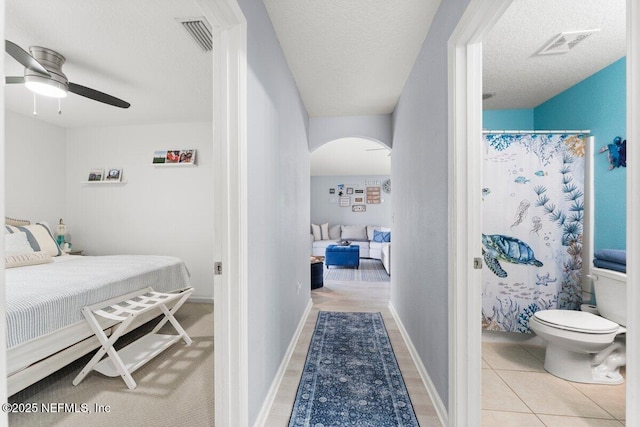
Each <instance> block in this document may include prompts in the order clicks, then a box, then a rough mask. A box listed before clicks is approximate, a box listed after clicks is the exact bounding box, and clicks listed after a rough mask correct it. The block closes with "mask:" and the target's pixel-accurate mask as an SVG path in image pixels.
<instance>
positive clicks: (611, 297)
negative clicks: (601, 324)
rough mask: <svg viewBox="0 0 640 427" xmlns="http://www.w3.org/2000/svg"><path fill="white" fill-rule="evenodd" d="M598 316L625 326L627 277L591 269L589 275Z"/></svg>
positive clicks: (617, 273) (608, 271)
mask: <svg viewBox="0 0 640 427" xmlns="http://www.w3.org/2000/svg"><path fill="white" fill-rule="evenodd" d="M589 278H590V279H591V280H592V283H593V291H594V292H595V294H596V306H597V307H598V311H599V312H600V316H602V317H604V318H605V319H609V320H611V321H613V322H616V323H617V324H619V325H622V326H626V325H627V275H626V273H620V272H617V271H613V270H605V269H603V268H596V267H593V268H592V269H591V272H590V274H589Z"/></svg>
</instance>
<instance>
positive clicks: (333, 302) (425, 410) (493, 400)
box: [266, 280, 625, 427]
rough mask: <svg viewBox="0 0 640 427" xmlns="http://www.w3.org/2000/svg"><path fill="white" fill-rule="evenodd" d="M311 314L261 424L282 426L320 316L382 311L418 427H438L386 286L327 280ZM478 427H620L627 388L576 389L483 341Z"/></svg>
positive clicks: (523, 355) (534, 360) (507, 347)
mask: <svg viewBox="0 0 640 427" xmlns="http://www.w3.org/2000/svg"><path fill="white" fill-rule="evenodd" d="M311 297H312V299H313V308H312V311H311V313H310V314H309V317H308V319H307V322H306V323H305V325H304V329H303V331H302V334H301V336H300V339H299V340H298V343H297V345H296V348H295V350H294V353H293V356H292V358H291V360H290V362H289V365H288V367H287V370H286V373H285V376H284V379H283V381H282V384H281V385H280V388H279V390H278V392H277V395H276V398H275V400H274V403H273V406H272V408H271V411H270V413H269V415H268V418H267V422H266V426H268V427H286V426H287V425H288V423H289V416H290V415H291V409H292V407H293V402H294V399H295V395H296V391H297V389H298V383H299V381H300V375H301V373H302V368H303V366H304V361H305V358H306V356H307V349H308V347H309V342H310V340H311V335H312V334H313V330H314V327H315V322H316V319H317V316H318V311H320V310H331V311H375V312H378V311H379V312H381V313H382V316H383V319H384V322H385V326H386V328H387V331H388V333H389V338H390V339H391V343H392V345H393V348H394V352H395V354H396V358H397V359H398V364H399V365H400V369H401V371H402V374H403V376H404V380H405V383H406V385H407V389H408V391H409V395H410V396H411V401H412V403H413V406H414V410H415V412H416V416H417V418H418V422H419V423H420V425H421V426H422V427H429V426H440V425H441V423H440V420H439V419H438V416H437V414H436V412H435V409H434V407H433V404H432V401H431V398H430V397H429V395H428V393H427V390H426V388H425V387H424V384H423V383H422V380H421V379H420V376H419V374H418V371H417V369H416V367H415V364H414V363H413V360H412V359H411V356H410V355H409V352H408V350H407V348H406V345H405V343H404V341H403V339H402V336H401V335H400V332H399V330H398V326H397V325H396V323H395V321H394V320H393V317H392V316H391V313H390V312H389V309H388V304H389V297H390V284H389V283H372V282H357V281H350V282H338V281H326V280H325V285H324V287H322V288H319V289H316V290H313V291H312V292H311ZM482 352H483V354H482V359H483V360H482V426H483V427H494V426H518V427H529V426H531V427H544V426H547V427H574V426H575V427H582V426H588V427H613V426H623V425H624V416H625V403H624V401H625V385H624V384H622V385H619V386H606V385H593V384H578V383H571V382H568V381H564V380H561V379H559V378H556V377H555V376H553V375H551V374H548V373H547V372H546V371H545V370H544V367H543V361H544V349H543V348H542V347H538V346H532V345H521V344H505V343H495V342H485V343H483V345H482Z"/></svg>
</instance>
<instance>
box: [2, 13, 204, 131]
mask: <svg viewBox="0 0 640 427" xmlns="http://www.w3.org/2000/svg"><path fill="white" fill-rule="evenodd" d="M5 5H6V11H5V20H6V25H5V37H6V38H7V39H8V40H11V41H13V42H14V43H17V44H18V45H19V46H21V47H22V48H23V49H25V50H27V51H28V47H29V46H31V45H39V46H44V47H48V48H51V49H54V50H56V51H58V52H59V53H61V54H62V55H64V56H65V57H66V59H67V62H66V63H65V65H64V66H63V68H62V69H63V71H64V73H65V74H66V75H67V77H68V78H69V81H71V82H73V83H77V84H80V85H83V86H88V87H90V88H93V89H97V90H99V91H102V92H106V93H108V94H110V95H113V96H116V97H118V98H122V99H124V100H125V101H128V102H130V103H131V107H130V108H129V109H126V110H124V109H120V108H115V107H112V106H109V105H106V104H102V103H99V102H96V101H92V100H89V99H87V98H84V97H81V96H78V95H75V94H71V93H70V94H69V95H68V96H67V97H66V98H64V99H63V100H62V112H63V113H62V115H58V114H57V111H58V102H57V100H53V99H51V98H45V97H41V96H40V97H38V99H37V111H38V117H39V118H40V119H42V120H45V121H47V122H50V123H53V124H56V125H58V126H62V127H79V126H108V125H126V124H142V123H158V122H166V121H171V122H177V121H203V120H211V117H212V94H211V93H212V82H211V80H212V79H211V76H212V58H211V53H210V52H208V53H205V52H203V51H202V50H201V49H200V48H199V47H198V46H197V45H196V44H195V43H194V42H193V41H192V40H191V38H190V36H189V34H188V33H187V32H186V31H185V30H184V29H183V28H182V25H181V24H179V23H178V22H176V21H175V18H176V17H193V16H201V15H202V13H201V11H200V9H199V8H198V6H197V4H196V2H195V1H193V0H162V1H156V0H135V1H127V0H112V1H104V0H85V1H77V0H56V1H49V0H29V1H22V0H7V1H6V2H5ZM5 73H6V75H9V76H12V75H17V76H22V74H23V68H22V66H20V65H19V64H18V63H17V62H16V61H15V60H14V59H13V58H11V57H10V56H9V55H6V54H5ZM5 105H6V108H7V109H9V110H12V111H15V112H18V113H20V114H26V115H29V114H31V113H32V111H33V95H32V93H31V92H30V91H29V90H28V89H26V88H25V87H24V86H23V85H6V86H5Z"/></svg>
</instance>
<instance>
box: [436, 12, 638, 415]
mask: <svg viewBox="0 0 640 427" xmlns="http://www.w3.org/2000/svg"><path fill="white" fill-rule="evenodd" d="M511 1H513V0H490V1H489V0H470V2H469V4H468V7H467V9H466V11H465V13H464V15H463V16H462V18H461V19H460V22H459V23H458V26H457V27H456V29H455V31H454V33H453V34H452V36H451V38H450V39H449V46H448V50H449V212H450V218H451V226H450V227H451V228H450V240H449V248H450V249H449V337H450V338H449V355H450V360H451V363H450V365H449V419H448V424H449V425H450V426H457V425H477V424H478V420H480V419H481V414H482V412H481V411H482V409H481V395H482V388H481V358H480V355H481V354H482V329H481V327H480V319H481V309H480V307H481V291H480V290H481V284H482V275H481V270H476V269H474V268H473V261H474V258H481V252H482V249H481V244H480V242H481V239H480V236H481V233H482V230H481V216H482V215H481V204H480V191H479V188H477V187H478V185H477V183H478V182H481V177H482V151H481V137H482V39H483V37H484V36H485V35H486V34H487V32H488V31H489V30H490V29H491V28H492V27H493V25H494V24H495V23H496V21H497V20H498V19H499V18H500V16H501V15H502V14H503V13H504V11H505V10H506V8H507V7H508V6H509V5H510V4H511ZM638 111H640V4H637V3H636V2H635V1H634V0H627V139H629V140H630V141H640V124H638V123H636V124H634V122H633V117H634V112H635V113H637V112H638ZM627 156H628V158H629V159H628V163H629V164H630V165H631V166H630V167H629V168H628V170H627V251H628V254H627V255H628V257H629V258H631V259H637V257H638V255H637V254H640V238H639V236H640V200H638V198H637V197H633V195H637V194H638V193H639V192H640V188H639V187H640V150H633V149H632V150H629V151H628V154H627ZM638 277H640V264H639V263H637V262H631V263H630V264H629V265H628V266H627V282H628V283H635V282H637V279H636V278H638ZM638 301H640V289H636V287H634V286H627V304H628V306H627V317H628V319H627V329H628V330H629V331H633V333H631V332H628V333H627V360H640V359H639V358H640V330H639V329H638V328H640V310H635V306H634V302H638ZM639 371H640V370H639V369H638V368H637V367H636V366H635V365H634V364H632V365H631V366H628V367H627V370H626V375H627V378H626V385H627V386H626V393H627V395H626V399H627V402H635V401H638V399H639V398H640V390H639V386H640V374H639ZM626 422H627V423H629V425H636V424H639V423H640V407H638V405H626Z"/></svg>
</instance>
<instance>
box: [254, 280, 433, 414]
mask: <svg viewBox="0 0 640 427" xmlns="http://www.w3.org/2000/svg"><path fill="white" fill-rule="evenodd" d="M390 286H391V285H390V284H389V283H372V282H360V281H345V282H338V281H328V280H325V282H324V287H322V288H319V289H316V290H313V291H312V292H311V297H312V299H313V308H312V309H311V312H310V314H309V317H308V319H307V322H306V323H305V325H304V329H303V331H302V334H301V335H300V339H299V340H298V343H297V345H296V349H295V351H294V353H293V356H292V358H291V360H290V361H289V365H288V367H287V371H286V373H285V376H284V379H283V381H282V384H281V385H280V389H279V390H278V394H277V396H276V398H275V401H274V403H273V406H272V408H271V412H270V413H269V417H268V418H267V422H266V424H265V425H266V426H268V427H284V426H287V425H288V423H289V416H290V415H291V409H292V407H293V402H294V400H295V395H296V391H297V389H298V383H299V381H300V375H301V373H302V368H303V366H304V362H305V359H306V356H307V349H308V348H309V342H310V340H311V335H312V334H313V330H314V327H315V324H316V319H317V317H318V312H319V311H321V310H322V311H353V312H380V313H382V317H383V319H384V322H385V327H386V329H387V332H388V334H389V338H390V339H391V344H392V345H393V349H394V353H395V355H396V359H397V360H398V365H399V366H400V369H401V371H402V375H403V377H404V381H405V384H406V386H407V390H408V391H409V395H410V397H411V403H412V405H413V408H414V410H415V413H416V417H417V418H418V422H419V423H420V425H421V426H423V427H428V426H440V425H441V423H440V420H439V419H438V416H437V414H436V411H435V409H434V407H433V404H432V402H431V398H430V397H429V395H428V393H427V390H426V388H425V386H424V384H423V383H422V380H421V379H420V376H419V374H418V370H417V369H416V366H415V364H414V363H413V360H412V359H411V356H410V355H409V351H408V350H407V347H406V345H405V343H404V341H403V339H402V336H401V334H400V331H399V329H398V326H397V325H396V322H395V321H394V319H393V317H392V315H391V312H390V311H389V308H388V305H389V295H390Z"/></svg>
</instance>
